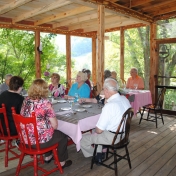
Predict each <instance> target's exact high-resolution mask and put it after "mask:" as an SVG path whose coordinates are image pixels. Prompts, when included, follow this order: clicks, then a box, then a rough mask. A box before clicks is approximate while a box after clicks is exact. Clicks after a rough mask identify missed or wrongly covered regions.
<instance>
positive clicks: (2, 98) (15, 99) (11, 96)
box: [0, 76, 24, 136]
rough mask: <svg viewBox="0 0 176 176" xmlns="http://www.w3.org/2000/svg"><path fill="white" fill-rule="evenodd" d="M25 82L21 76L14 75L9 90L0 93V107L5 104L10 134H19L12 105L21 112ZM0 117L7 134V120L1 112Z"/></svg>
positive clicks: (17, 111)
mask: <svg viewBox="0 0 176 176" xmlns="http://www.w3.org/2000/svg"><path fill="white" fill-rule="evenodd" d="M23 84H24V80H23V79H22V78H21V77H19V76H12V77H11V79H10V82H9V90H6V91H4V92H3V93H2V94H0V107H1V105H2V103H4V104H5V107H6V112H7V118H8V123H9V128H10V134H11V135H12V136H13V135H17V131H16V127H15V123H14V120H13V117H12V111H11V107H15V110H16V113H17V114H19V113H20V110H21V106H22V103H23V100H24V97H23V96H21V95H20V92H21V90H22V87H23ZM0 119H1V120H2V125H3V129H4V133H5V134H7V131H6V126H5V121H4V118H3V115H2V114H0Z"/></svg>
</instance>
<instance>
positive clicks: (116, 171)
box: [113, 149, 118, 176]
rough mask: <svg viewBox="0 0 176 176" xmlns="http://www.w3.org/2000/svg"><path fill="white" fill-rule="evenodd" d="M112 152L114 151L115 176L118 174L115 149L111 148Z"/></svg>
mask: <svg viewBox="0 0 176 176" xmlns="http://www.w3.org/2000/svg"><path fill="white" fill-rule="evenodd" d="M113 153H114V171H115V176H118V169H117V156H116V149H114V150H113Z"/></svg>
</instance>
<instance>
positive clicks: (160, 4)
mask: <svg viewBox="0 0 176 176" xmlns="http://www.w3.org/2000/svg"><path fill="white" fill-rule="evenodd" d="M172 2H175V0H167V1H164V2H160V3H157V4H154V5H150V6H146V7H143V8H141V11H146V10H148V9H150V10H151V9H155V8H158V7H161V6H165V5H168V4H169V3H172Z"/></svg>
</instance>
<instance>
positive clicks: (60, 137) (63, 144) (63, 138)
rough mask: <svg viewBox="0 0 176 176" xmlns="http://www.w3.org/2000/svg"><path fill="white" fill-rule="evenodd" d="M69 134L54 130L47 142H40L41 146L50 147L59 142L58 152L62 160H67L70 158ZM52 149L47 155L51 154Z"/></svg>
mask: <svg viewBox="0 0 176 176" xmlns="http://www.w3.org/2000/svg"><path fill="white" fill-rule="evenodd" d="M67 141H68V138H67V135H65V134H64V133H62V132H61V131H59V130H54V133H53V137H52V138H51V139H50V140H49V141H48V142H46V143H43V144H40V147H41V148H47V147H50V146H52V145H54V144H56V143H59V145H58V148H57V152H58V157H59V160H60V162H62V161H66V160H67V159H68V151H67ZM51 153H52V151H50V152H47V153H45V157H47V156H50V155H51Z"/></svg>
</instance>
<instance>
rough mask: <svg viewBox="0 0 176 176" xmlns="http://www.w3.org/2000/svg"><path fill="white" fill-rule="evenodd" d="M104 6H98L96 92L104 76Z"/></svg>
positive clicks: (100, 87)
mask: <svg viewBox="0 0 176 176" xmlns="http://www.w3.org/2000/svg"><path fill="white" fill-rule="evenodd" d="M104 17H105V14H104V6H103V5H99V6H98V58H97V72H98V74H97V89H98V92H100V91H101V90H102V87H103V82H104V79H103V76H104V32H105V30H104Z"/></svg>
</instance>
